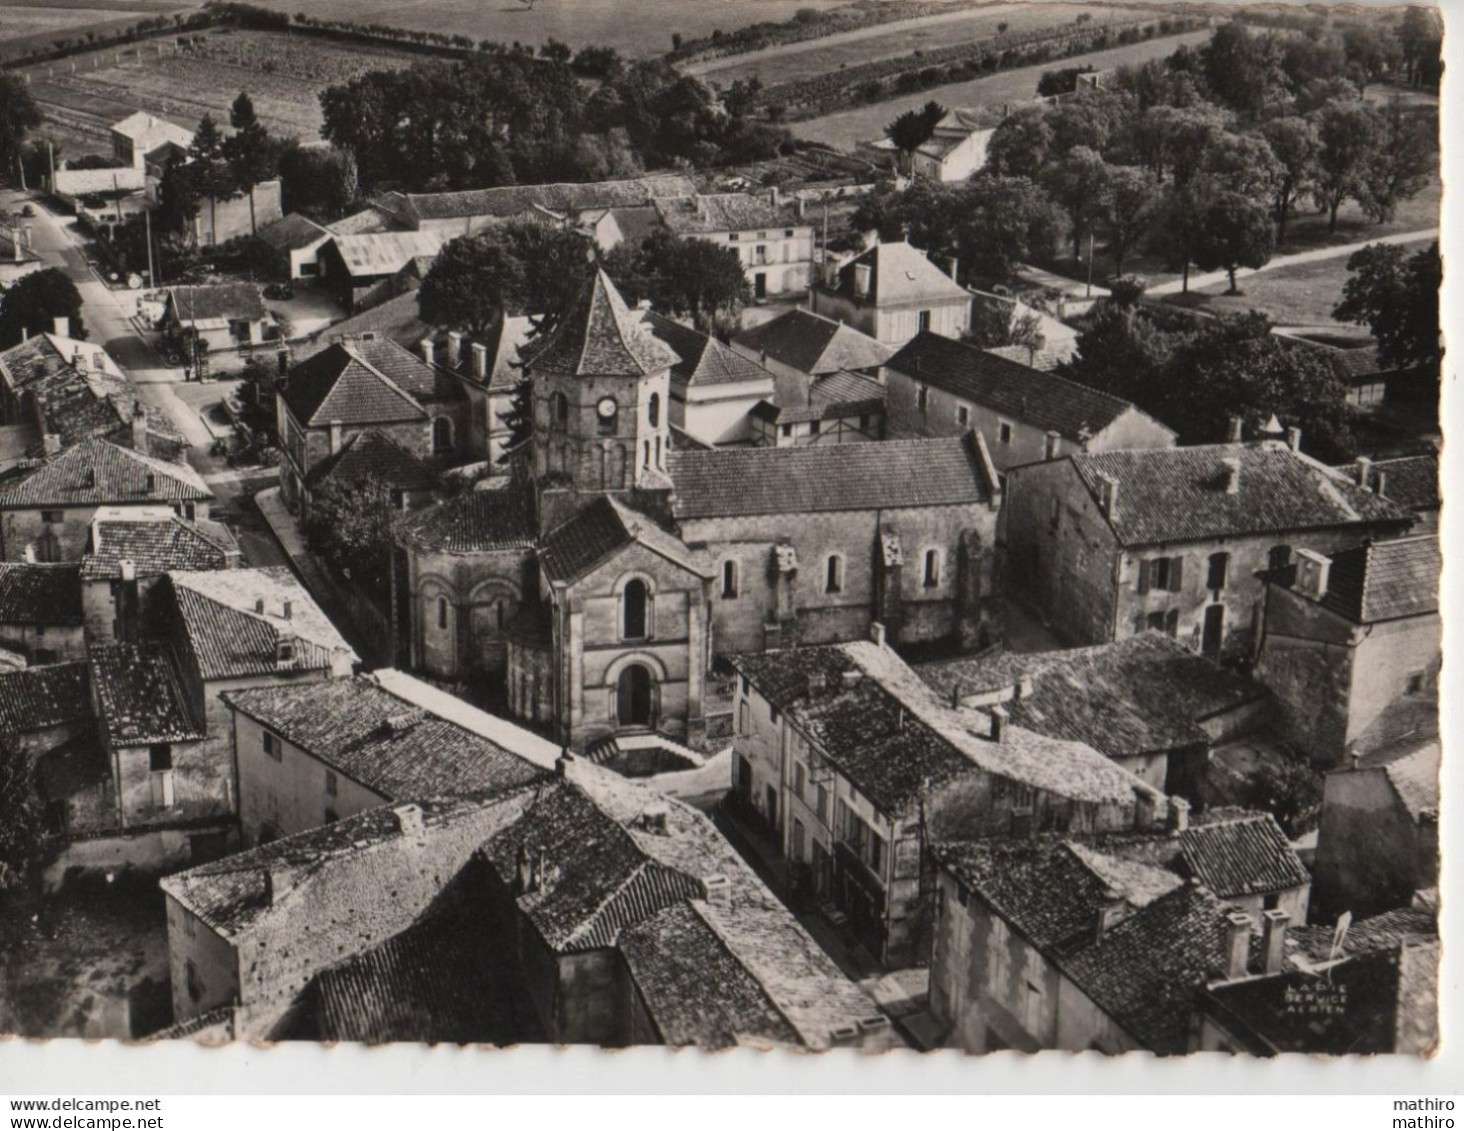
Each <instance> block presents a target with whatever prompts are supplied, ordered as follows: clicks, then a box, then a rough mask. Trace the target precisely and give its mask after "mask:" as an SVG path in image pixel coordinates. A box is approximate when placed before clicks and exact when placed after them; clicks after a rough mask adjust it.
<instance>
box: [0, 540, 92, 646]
mask: <svg viewBox="0 0 1464 1131" xmlns="http://www.w3.org/2000/svg"><path fill="white" fill-rule="evenodd" d="M0 648H3V649H5V650H6V651H8V652H13V653H17V654H18V655H20V656H22V657H24V659H25V661H26V662H27V663H30V664H56V663H66V662H69V661H72V660H84V659H85V658H86V633H85V631H84V629H83V618H82V585H81V577H80V567H79V566H78V565H77V564H76V563H75V562H56V563H49V564H45V565H42V564H38V563H34V562H0Z"/></svg>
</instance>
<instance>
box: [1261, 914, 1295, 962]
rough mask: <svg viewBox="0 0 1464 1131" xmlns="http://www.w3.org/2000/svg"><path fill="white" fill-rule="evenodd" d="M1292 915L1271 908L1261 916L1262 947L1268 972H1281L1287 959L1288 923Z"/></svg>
mask: <svg viewBox="0 0 1464 1131" xmlns="http://www.w3.org/2000/svg"><path fill="white" fill-rule="evenodd" d="M1290 922H1291V916H1290V915H1288V914H1287V913H1286V912H1284V911H1279V910H1271V911H1267V912H1265V913H1263V914H1262V916H1261V949H1262V951H1263V952H1264V953H1265V955H1266V973H1267V974H1279V973H1281V967H1282V965H1283V964H1284V963H1285V961H1286V925H1287V924H1288V923H1290Z"/></svg>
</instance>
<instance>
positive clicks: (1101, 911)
mask: <svg viewBox="0 0 1464 1131" xmlns="http://www.w3.org/2000/svg"><path fill="white" fill-rule="evenodd" d="M1127 907H1128V905H1127V904H1126V903H1125V902H1124V899H1123V893H1122V892H1120V891H1118V890H1117V889H1116V888H1108V889H1107V890H1106V891H1104V893H1103V902H1102V904H1100V905H1099V907H1098V923H1097V927H1098V930H1097V936H1096V937H1097V939H1098V940H1099V941H1101V940H1102V938H1103V936H1104V935H1106V934H1108V932H1109V931H1111V930H1113V928H1114V927H1116V926H1118V925H1119V923H1121V922H1123V913H1124V911H1125V910H1126V909H1127Z"/></svg>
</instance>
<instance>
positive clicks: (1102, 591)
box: [1005, 429, 1412, 658]
mask: <svg viewBox="0 0 1464 1131" xmlns="http://www.w3.org/2000/svg"><path fill="white" fill-rule="evenodd" d="M1299 444H1300V434H1299V433H1298V432H1297V430H1296V429H1292V430H1291V431H1290V434H1289V437H1288V440H1287V442H1286V443H1284V444H1283V443H1279V442H1275V441H1261V442H1259V443H1250V444H1242V443H1231V444H1208V445H1201V446H1196V447H1186V448H1152V449H1148V450H1141V451H1117V452H1082V453H1075V454H1073V455H1070V456H1066V457H1061V458H1058V459H1054V460H1046V461H1044V462H1041V463H1033V464H1027V465H1024V466H1022V467H1014V468H1012V469H1010V470H1009V471H1008V474H1007V512H1006V515H1005V520H1006V532H1007V561H1008V568H1009V570H1010V576H1011V579H1012V582H1013V586H1014V588H1015V589H1016V591H1017V593H1018V594H1019V595H1020V596H1021V597H1022V598H1023V599H1025V600H1026V601H1027V602H1029V603H1030V604H1031V605H1032V607H1033V608H1035V609H1036V610H1037V611H1038V612H1039V613H1040V614H1041V616H1042V617H1043V619H1044V620H1045V621H1048V622H1050V623H1051V624H1052V626H1053V628H1054V629H1055V630H1056V631H1057V633H1058V634H1059V635H1060V636H1062V637H1063V638H1064V639H1066V640H1068V641H1070V642H1072V643H1074V644H1099V643H1105V642H1107V641H1111V640H1120V639H1123V638H1124V637H1126V636H1131V635H1134V634H1136V633H1139V632H1143V631H1144V630H1145V629H1146V628H1153V629H1156V630H1160V631H1163V632H1165V633H1167V634H1168V635H1170V636H1172V637H1174V638H1175V639H1178V640H1180V641H1183V642H1187V643H1189V644H1190V645H1191V646H1192V647H1193V648H1194V649H1195V650H1196V651H1199V652H1202V653H1204V654H1205V655H1209V656H1226V657H1230V658H1241V657H1246V656H1248V655H1250V654H1251V653H1252V650H1253V648H1254V644H1255V641H1256V639H1257V636H1258V633H1259V631H1260V617H1261V612H1262V607H1263V597H1264V594H1265V589H1266V586H1265V582H1264V580H1263V579H1262V577H1261V575H1262V574H1263V573H1264V572H1265V571H1267V570H1272V569H1277V568H1281V567H1283V566H1285V565H1287V564H1288V563H1289V562H1290V561H1291V559H1292V556H1293V554H1294V553H1295V552H1296V551H1297V550H1301V549H1308V550H1314V551H1316V552H1318V553H1332V552H1334V551H1336V550H1339V549H1343V548H1345V547H1348V546H1354V545H1357V544H1358V543H1360V542H1362V541H1363V540H1365V539H1367V538H1374V537H1388V536H1390V535H1398V534H1402V533H1404V532H1406V531H1407V529H1408V527H1409V525H1410V524H1411V522H1412V517H1411V515H1410V514H1409V513H1408V512H1407V511H1405V510H1404V509H1403V508H1402V507H1400V506H1398V505H1397V504H1396V503H1393V502H1391V501H1389V500H1387V499H1385V498H1380V497H1379V496H1377V495H1375V494H1373V493H1372V492H1369V491H1364V490H1362V489H1361V488H1359V487H1358V486H1357V485H1356V484H1355V483H1353V482H1351V481H1350V480H1349V479H1348V478H1347V477H1345V476H1343V475H1342V474H1341V473H1339V472H1337V471H1335V470H1333V469H1332V468H1329V467H1326V466H1324V465H1322V464H1320V463H1317V462H1316V461H1315V460H1312V459H1310V458H1309V457H1307V456H1305V455H1302V454H1301V452H1300V451H1299V450H1298V447H1299Z"/></svg>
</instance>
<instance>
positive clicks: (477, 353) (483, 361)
mask: <svg viewBox="0 0 1464 1131" xmlns="http://www.w3.org/2000/svg"><path fill="white" fill-rule="evenodd" d="M473 376H474V377H476V378H477V379H478V380H479V381H487V380H488V347H487V346H485V345H484V344H483V343H482V342H474V343H473Z"/></svg>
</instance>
